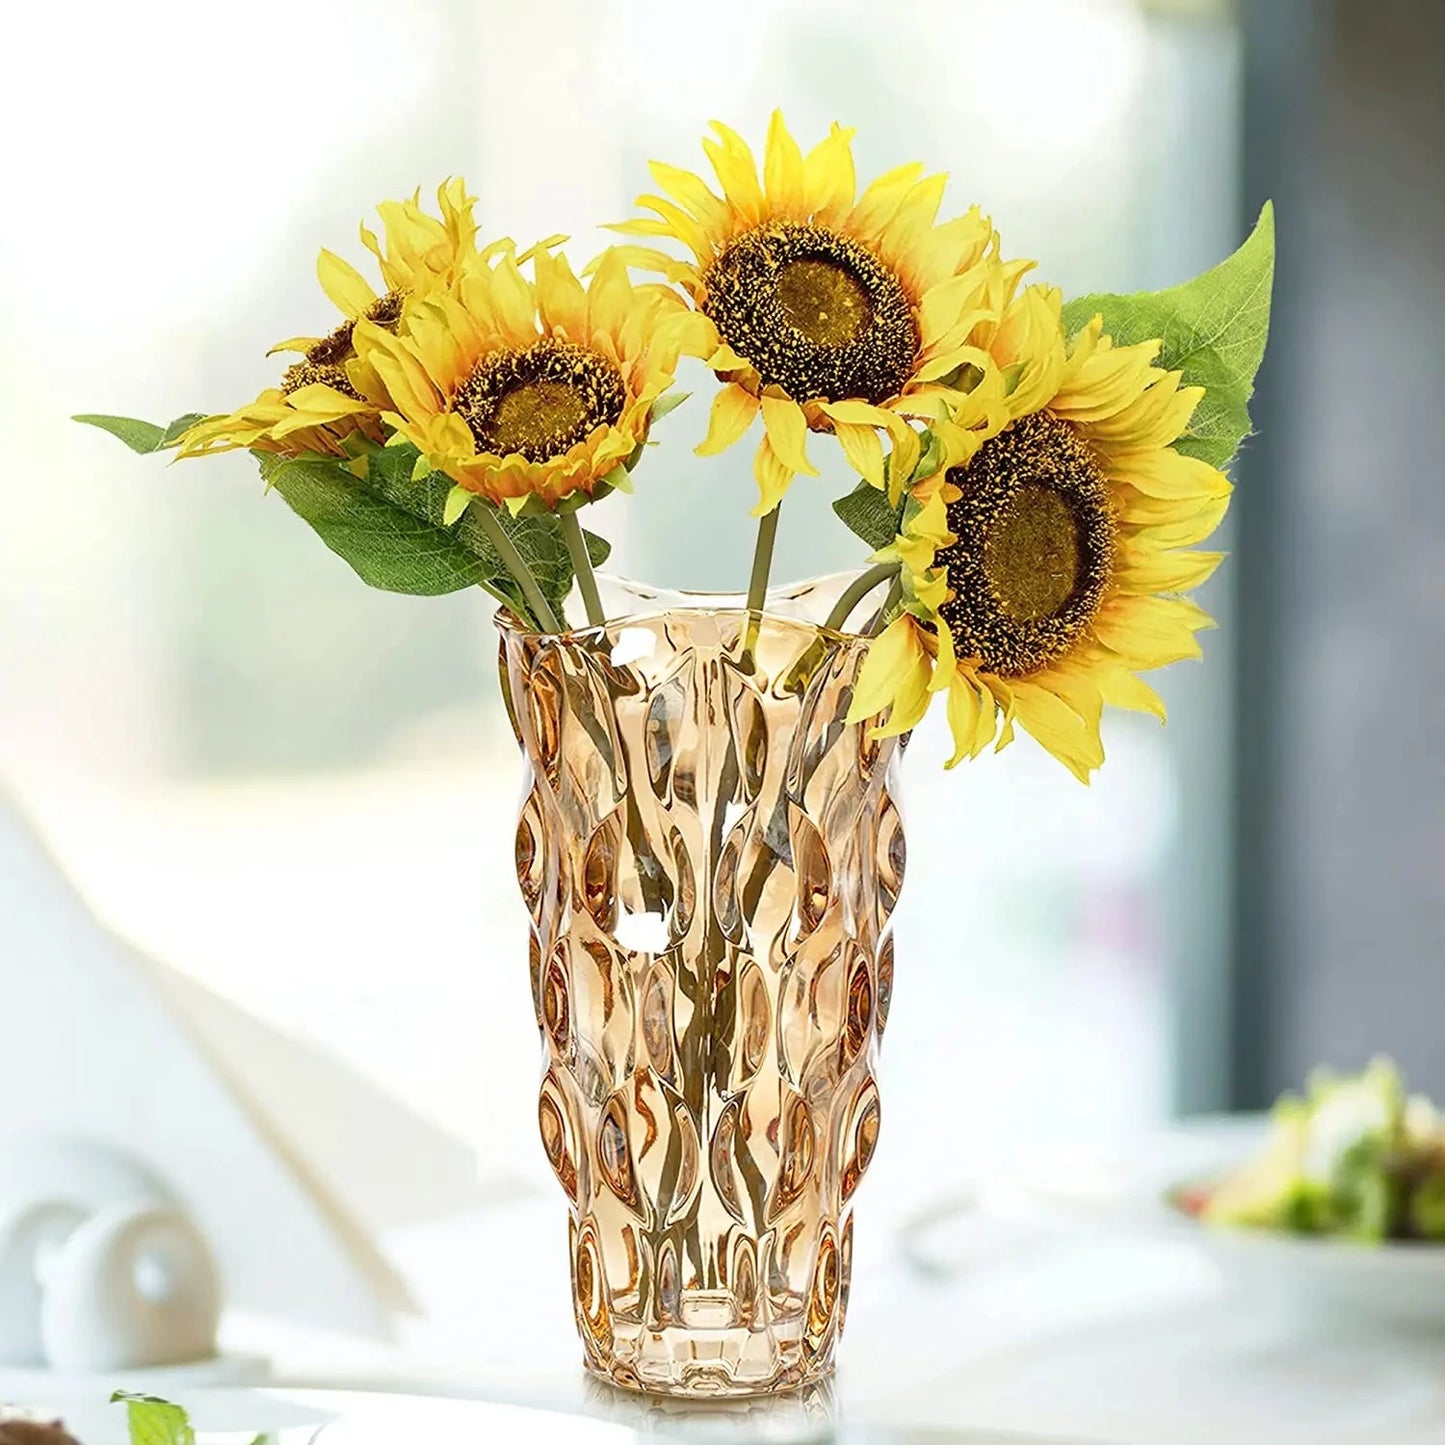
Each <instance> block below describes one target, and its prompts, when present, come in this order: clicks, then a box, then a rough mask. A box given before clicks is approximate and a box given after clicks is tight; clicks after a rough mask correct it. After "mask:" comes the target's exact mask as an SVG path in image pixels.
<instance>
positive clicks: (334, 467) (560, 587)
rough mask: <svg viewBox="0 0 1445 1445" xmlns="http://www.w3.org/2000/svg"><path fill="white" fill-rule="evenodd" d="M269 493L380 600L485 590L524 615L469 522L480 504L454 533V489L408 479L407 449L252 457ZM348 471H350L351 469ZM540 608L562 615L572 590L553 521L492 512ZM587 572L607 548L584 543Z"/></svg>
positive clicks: (507, 576) (509, 581)
mask: <svg viewBox="0 0 1445 1445" xmlns="http://www.w3.org/2000/svg"><path fill="white" fill-rule="evenodd" d="M257 460H258V461H259V462H260V465H261V473H262V475H263V476H264V477H265V479H266V482H267V484H268V486H270V487H273V488H274V489H275V490H276V491H278V492H280V494H281V496H282V497H283V498H284V499H285V501H286V503H287V505H288V506H289V507H290V508H291V509H292V511H294V512H295V513H296V514H297V515H298V516H299V517H301V518H302V519H303V520H304V521H305V522H307V523H308V524H309V525H310V526H311V527H312V529H313V530H314V531H315V532H316V534H317V535H318V536H319V537H320V538H321V540H322V541H323V542H325V543H326V545H327V546H328V547H330V548H331V550H332V551H333V552H335V553H336V554H337V555H338V556H339V557H341V558H343V559H344V560H345V561H346V562H347V563H348V564H349V565H350V566H351V568H352V570H353V571H354V572H355V573H356V574H357V576H359V577H360V578H361V579H362V581H363V582H366V583H368V584H369V585H370V586H372V587H379V588H382V589H384V590H386V591H388V592H404V593H410V594H412V595H414V596H437V595H440V594H442V593H446V592H456V591H459V590H460V589H462V588H464V587H474V586H475V587H483V588H485V589H486V590H487V591H488V592H490V593H492V595H493V596H495V597H497V598H498V599H499V600H501V601H503V602H505V603H506V604H507V605H508V606H509V607H511V608H512V609H513V610H514V611H516V612H518V613H519V614H520V615H522V616H524V617H525V616H527V609H526V607H525V604H524V601H523V598H522V594H521V589H520V588H519V587H518V586H517V584H516V582H515V580H514V579H513V578H512V575H511V573H510V572H509V571H508V570H507V567H506V565H505V564H504V563H503V562H502V559H501V558H500V557H499V556H498V555H497V552H496V550H495V549H494V548H493V546H492V545H491V543H490V541H489V540H488V539H487V535H486V533H485V532H484V531H483V530H482V527H481V525H480V523H479V522H478V520H477V517H476V515H475V512H476V509H477V508H479V507H488V506H490V503H488V502H486V501H484V500H481V499H478V500H477V501H475V502H473V504H472V506H471V507H469V508H468V509H467V511H466V512H465V513H463V515H462V517H461V519H460V520H459V521H457V522H455V523H454V524H452V525H448V524H447V523H446V521H445V516H446V507H447V497H448V494H449V493H450V492H451V490H452V484H451V482H450V481H448V480H447V478H446V477H444V476H442V475H441V474H440V473H430V474H428V475H426V476H423V477H418V478H416V479H413V473H414V471H415V470H416V462H417V452H416V449H415V448H414V447H410V446H395V447H377V448H373V449H370V450H368V451H366V452H364V453H363V454H362V455H361V457H359V458H357V459H356V460H354V461H353V462H352V464H351V466H350V467H348V465H347V464H345V463H343V462H340V461H338V460H336V459H333V458H328V457H310V458H301V459H295V460H282V459H279V458H277V457H274V456H268V455H266V454H263V453H258V454H257ZM352 468H354V470H353V469H352ZM495 515H496V517H497V520H498V521H499V522H500V524H501V526H502V527H503V529H504V530H505V531H506V533H507V536H508V537H509V539H510V540H511V542H512V544H513V546H515V547H516V549H517V551H518V553H519V554H520V555H521V557H522V559H523V561H525V562H526V563H527V565H528V567H529V568H530V570H531V572H532V575H533V576H534V577H536V579H537V583H538V586H539V587H540V588H541V589H542V592H543V593H544V595H545V596H546V598H547V600H548V602H550V603H551V604H552V606H553V607H554V609H555V608H560V606H561V604H562V600H563V599H564V598H565V597H566V596H567V593H568V592H569V591H570V589H571V586H572V561H571V558H570V557H569V556H568V554H567V546H566V543H565V541H564V540H563V538H562V533H561V528H560V527H559V526H558V523H557V519H556V518H555V517H552V516H550V515H547V514H539V515H536V516H523V517H513V516H511V515H509V513H508V512H507V510H506V509H505V508H502V509H500V510H499V511H496V512H495ZM587 540H588V553H589V555H590V556H591V558H592V560H593V563H594V565H595V564H596V563H599V562H603V561H605V560H606V558H607V555H608V547H607V544H606V542H604V541H603V540H602V539H601V538H600V537H594V536H592V535H590V534H589V535H588V539H587Z"/></svg>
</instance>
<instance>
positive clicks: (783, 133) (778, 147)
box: [763, 110, 806, 218]
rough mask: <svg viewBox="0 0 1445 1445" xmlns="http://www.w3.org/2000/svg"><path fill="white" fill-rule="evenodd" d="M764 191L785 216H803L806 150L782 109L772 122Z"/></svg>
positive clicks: (766, 157) (765, 158)
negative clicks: (795, 135) (798, 141)
mask: <svg viewBox="0 0 1445 1445" xmlns="http://www.w3.org/2000/svg"><path fill="white" fill-rule="evenodd" d="M763 191H764V194H765V196H766V197H767V202H768V205H769V207H770V208H771V209H772V210H774V211H775V212H777V214H779V215H781V216H790V217H794V218H801V217H802V216H803V215H804V214H806V213H805V210H804V194H805V193H804V183H803V153H802V151H801V150H799V149H798V143H797V141H795V140H794V139H793V137H792V135H791V134H789V131H788V127H787V125H786V124H785V122H784V121H783V113H782V111H780V110H775V111H774V112H773V118H772V120H771V121H770V122H769V123H768V142H767V147H766V149H765V150H764V152H763Z"/></svg>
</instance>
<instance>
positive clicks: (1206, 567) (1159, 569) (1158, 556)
mask: <svg viewBox="0 0 1445 1445" xmlns="http://www.w3.org/2000/svg"><path fill="white" fill-rule="evenodd" d="M1225 555H1226V554H1225V553H1223V552H1145V551H1134V552H1131V553H1129V554H1128V555H1127V556H1126V557H1125V560H1124V563H1123V565H1122V566H1121V567H1120V568H1119V570H1118V572H1117V573H1116V574H1115V576H1114V583H1115V585H1116V586H1117V587H1119V588H1121V589H1122V590H1123V591H1125V592H1149V593H1154V592H1188V591H1190V590H1191V589H1193V588H1195V587H1200V586H1202V585H1203V584H1204V583H1205V582H1207V581H1208V580H1209V579H1210V578H1211V577H1212V576H1213V575H1214V573H1215V570H1216V569H1217V568H1218V566H1219V564H1220V563H1221V562H1222V561H1224V558H1225Z"/></svg>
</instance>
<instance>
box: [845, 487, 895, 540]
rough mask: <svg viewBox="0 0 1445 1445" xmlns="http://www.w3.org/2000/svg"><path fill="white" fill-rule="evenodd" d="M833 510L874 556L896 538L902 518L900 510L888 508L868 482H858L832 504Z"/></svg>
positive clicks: (884, 500) (886, 501) (877, 491)
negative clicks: (874, 553)
mask: <svg viewBox="0 0 1445 1445" xmlns="http://www.w3.org/2000/svg"><path fill="white" fill-rule="evenodd" d="M833 510H834V511H835V512H836V513H837V514H838V516H839V518H840V519H841V521H842V523H843V525H844V526H845V527H847V529H848V530H849V531H850V532H852V533H853V535H854V536H855V537H861V538H862V539H863V540H864V541H865V542H866V543H867V544H868V546H869V547H870V548H871V549H872V550H873V551H875V552H876V551H878V549H879V548H880V547H886V546H888V544H889V543H890V542H892V541H893V539H894V538H895V537H896V536H897V535H898V526H899V523H900V521H901V520H902V516H903V509H902V506H901V505H900V506H897V507H894V506H890V505H889V502H888V498H887V497H886V496H885V495H884V494H883V493H882V492H880V491H879V490H878V488H877V487H875V486H874V485H873V484H872V483H871V482H859V483H858V485H857V486H856V487H854V488H853V490H852V491H851V492H849V493H848V495H847V496H846V497H839V498H838V500H837V501H836V502H834V503H833Z"/></svg>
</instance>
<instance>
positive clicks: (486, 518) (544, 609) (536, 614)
mask: <svg viewBox="0 0 1445 1445" xmlns="http://www.w3.org/2000/svg"><path fill="white" fill-rule="evenodd" d="M474 515H475V516H476V519H477V524H478V526H480V527H481V529H482V531H484V532H485V533H486V534H487V541H489V542H490V543H491V544H492V546H493V547H495V548H496V549H497V555H498V556H499V557H500V558H501V559H502V563H503V565H504V566H505V567H506V569H507V571H508V572H510V573H511V574H512V578H513V580H514V581H515V582H516V584H517V586H518V587H520V588H521V589H522V596H523V597H525V598H526V599H527V606H528V607H529V608H531V610H532V616H531V618H530V619H529V620H530V621H532V622H534V623H535V624H536V625H537V627H538V628H540V629H541V631H543V632H561V630H562V624H561V623H560V622H558V621H557V614H556V613H555V612H553V611H552V609H551V607H550V606H549V605H548V603H547V599H546V597H544V596H543V595H542V589H541V588H540V587H539V586H538V585H537V579H536V578H535V577H534V576H533V575H532V569H531V568H530V567H528V566H527V564H526V563H525V562H524V561H523V560H522V554H521V553H520V552H519V551H517V549H516V547H515V546H514V545H513V544H512V539H511V538H510V537H509V536H507V534H506V532H505V531H504V530H503V528H502V523H501V521H500V519H499V518H498V516H497V510H496V508H495V507H491V506H488V504H487V503H486V502H479V503H478V504H477V505H476V507H475V509H474Z"/></svg>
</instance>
